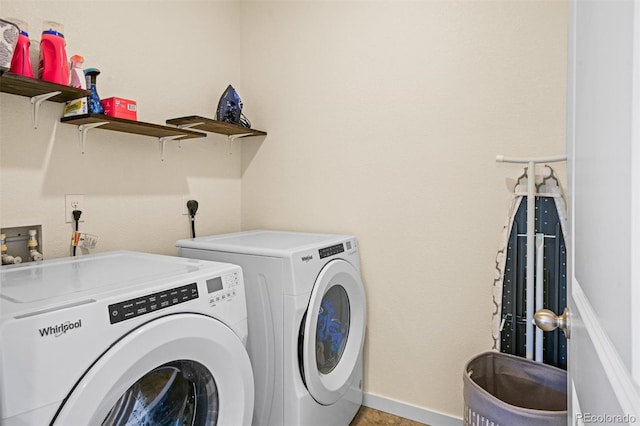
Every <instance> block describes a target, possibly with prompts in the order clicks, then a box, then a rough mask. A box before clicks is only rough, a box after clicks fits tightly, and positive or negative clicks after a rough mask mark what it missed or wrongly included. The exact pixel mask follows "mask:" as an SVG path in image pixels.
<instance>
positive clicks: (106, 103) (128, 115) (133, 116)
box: [100, 97, 138, 120]
mask: <svg viewBox="0 0 640 426" xmlns="http://www.w3.org/2000/svg"><path fill="white" fill-rule="evenodd" d="M100 103H101V104H102V107H103V108H104V115H108V116H109V117H117V118H125V119H127V120H137V119H138V105H137V104H136V101H132V100H131V99H123V98H115V97H114V98H107V99H102V100H101V101H100Z"/></svg>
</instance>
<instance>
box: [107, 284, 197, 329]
mask: <svg viewBox="0 0 640 426" xmlns="http://www.w3.org/2000/svg"><path fill="white" fill-rule="evenodd" d="M197 298H198V286H197V284H196V283H192V284H188V285H185V286H182V287H177V288H172V289H170V290H165V291H161V292H158V293H153V294H148V295H146V296H142V297H136V298H135V299H129V300H125V301H124V302H119V303H114V304H112V305H109V320H110V321H111V324H116V323H118V322H121V321H125V320H128V319H131V318H136V317H139V316H141V315H144V314H148V313H151V312H155V311H158V310H160V309H165V308H168V307H170V306H175V305H178V304H180V303H184V302H187V301H189V300H193V299H197Z"/></svg>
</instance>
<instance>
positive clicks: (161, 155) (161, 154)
mask: <svg viewBox="0 0 640 426" xmlns="http://www.w3.org/2000/svg"><path fill="white" fill-rule="evenodd" d="M185 136H186V135H173V136H162V137H160V138H158V142H159V143H160V160H161V161H164V143H165V142H167V141H173V140H176V139H180V138H184V137H185Z"/></svg>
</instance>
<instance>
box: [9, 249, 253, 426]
mask: <svg viewBox="0 0 640 426" xmlns="http://www.w3.org/2000/svg"><path fill="white" fill-rule="evenodd" d="M0 286H1V287H0V424H2V425H3V426H18V425H20V426H23V425H29V426H33V425H50V426H57V425H61V426H70V425H119V426H121V425H127V426H133V425H136V426H137V425H142V424H149V425H170V424H172V425H174V424H180V425H194V426H196V425H198V426H199V425H207V426H208V425H214V424H221V425H248V424H250V423H251V417H252V411H253V398H254V384H253V376H252V371H251V364H250V361H249V357H248V355H247V352H246V348H245V342H246V337H247V315H246V303H245V299H244V282H243V276H242V270H241V269H240V267H238V266H236V265H230V264H223V263H217V262H204V261H198V260H193V259H183V258H179V257H173V256H161V255H152V254H145V253H136V252H126V251H118V252H109V253H104V254H96V255H88V256H81V257H74V258H64V259H56V260H46V261H44V262H39V263H29V264H21V265H14V266H10V267H3V268H2V270H1V271H0Z"/></svg>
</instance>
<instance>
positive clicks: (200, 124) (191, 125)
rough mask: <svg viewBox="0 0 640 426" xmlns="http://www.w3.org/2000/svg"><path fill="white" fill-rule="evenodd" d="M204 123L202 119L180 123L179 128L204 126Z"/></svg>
mask: <svg viewBox="0 0 640 426" xmlns="http://www.w3.org/2000/svg"><path fill="white" fill-rule="evenodd" d="M203 124H204V122H203V121H200V122H198V123H188V124H178V126H177V127H178V129H193V128H194V127H197V126H202V125H203Z"/></svg>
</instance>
